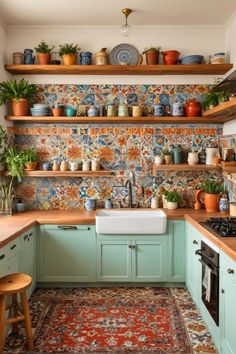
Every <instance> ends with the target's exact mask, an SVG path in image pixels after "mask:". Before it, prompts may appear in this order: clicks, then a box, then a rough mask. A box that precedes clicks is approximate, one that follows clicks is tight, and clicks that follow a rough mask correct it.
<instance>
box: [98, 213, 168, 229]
mask: <svg viewBox="0 0 236 354" xmlns="http://www.w3.org/2000/svg"><path fill="white" fill-rule="evenodd" d="M96 231H97V233H98V234H125V235H130V234H135V235H139V234H141V235H142V234H145V235H147V234H149V235H150V234H164V233H165V232H166V214H165V213H164V212H163V211H162V210H150V209H149V210H142V209H141V210H140V209H134V210H130V209H129V210H120V209H118V210H99V211H98V212H97V215H96Z"/></svg>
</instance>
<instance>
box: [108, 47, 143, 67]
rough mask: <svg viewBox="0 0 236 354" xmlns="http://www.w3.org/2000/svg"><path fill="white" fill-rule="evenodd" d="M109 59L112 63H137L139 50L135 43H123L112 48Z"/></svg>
mask: <svg viewBox="0 0 236 354" xmlns="http://www.w3.org/2000/svg"><path fill="white" fill-rule="evenodd" d="M109 59H110V63H111V64H112V65H117V64H118V65H119V64H121V65H137V64H138V62H139V52H138V50H137V49H136V48H135V47H134V46H133V45H131V44H126V43H122V44H119V45H117V46H116V47H114V48H113V49H112V50H111V52H110V55H109Z"/></svg>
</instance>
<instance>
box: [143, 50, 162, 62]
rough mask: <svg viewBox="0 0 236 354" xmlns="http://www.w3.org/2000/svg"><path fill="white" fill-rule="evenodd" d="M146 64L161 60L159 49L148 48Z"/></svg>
mask: <svg viewBox="0 0 236 354" xmlns="http://www.w3.org/2000/svg"><path fill="white" fill-rule="evenodd" d="M145 54H146V64H147V65H156V64H158V62H159V51H158V50H148V51H147V52H146V53H145Z"/></svg>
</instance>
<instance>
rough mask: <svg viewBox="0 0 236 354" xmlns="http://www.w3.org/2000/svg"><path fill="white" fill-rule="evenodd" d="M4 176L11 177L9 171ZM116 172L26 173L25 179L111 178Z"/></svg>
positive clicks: (38, 171)
mask: <svg viewBox="0 0 236 354" xmlns="http://www.w3.org/2000/svg"><path fill="white" fill-rule="evenodd" d="M1 175H2V176H9V172H8V171H2V172H1ZM114 175H115V172H114V171H105V170H101V171H44V170H35V171H24V177H103V176H106V177H111V176H114Z"/></svg>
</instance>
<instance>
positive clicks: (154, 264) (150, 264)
mask: <svg viewBox="0 0 236 354" xmlns="http://www.w3.org/2000/svg"><path fill="white" fill-rule="evenodd" d="M167 241H168V239H167V236H166V237H165V239H163V238H162V239H159V237H158V236H157V237H156V240H155V241H133V242H132V280H133V281H135V282H159V281H167V261H168V257H167Z"/></svg>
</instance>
